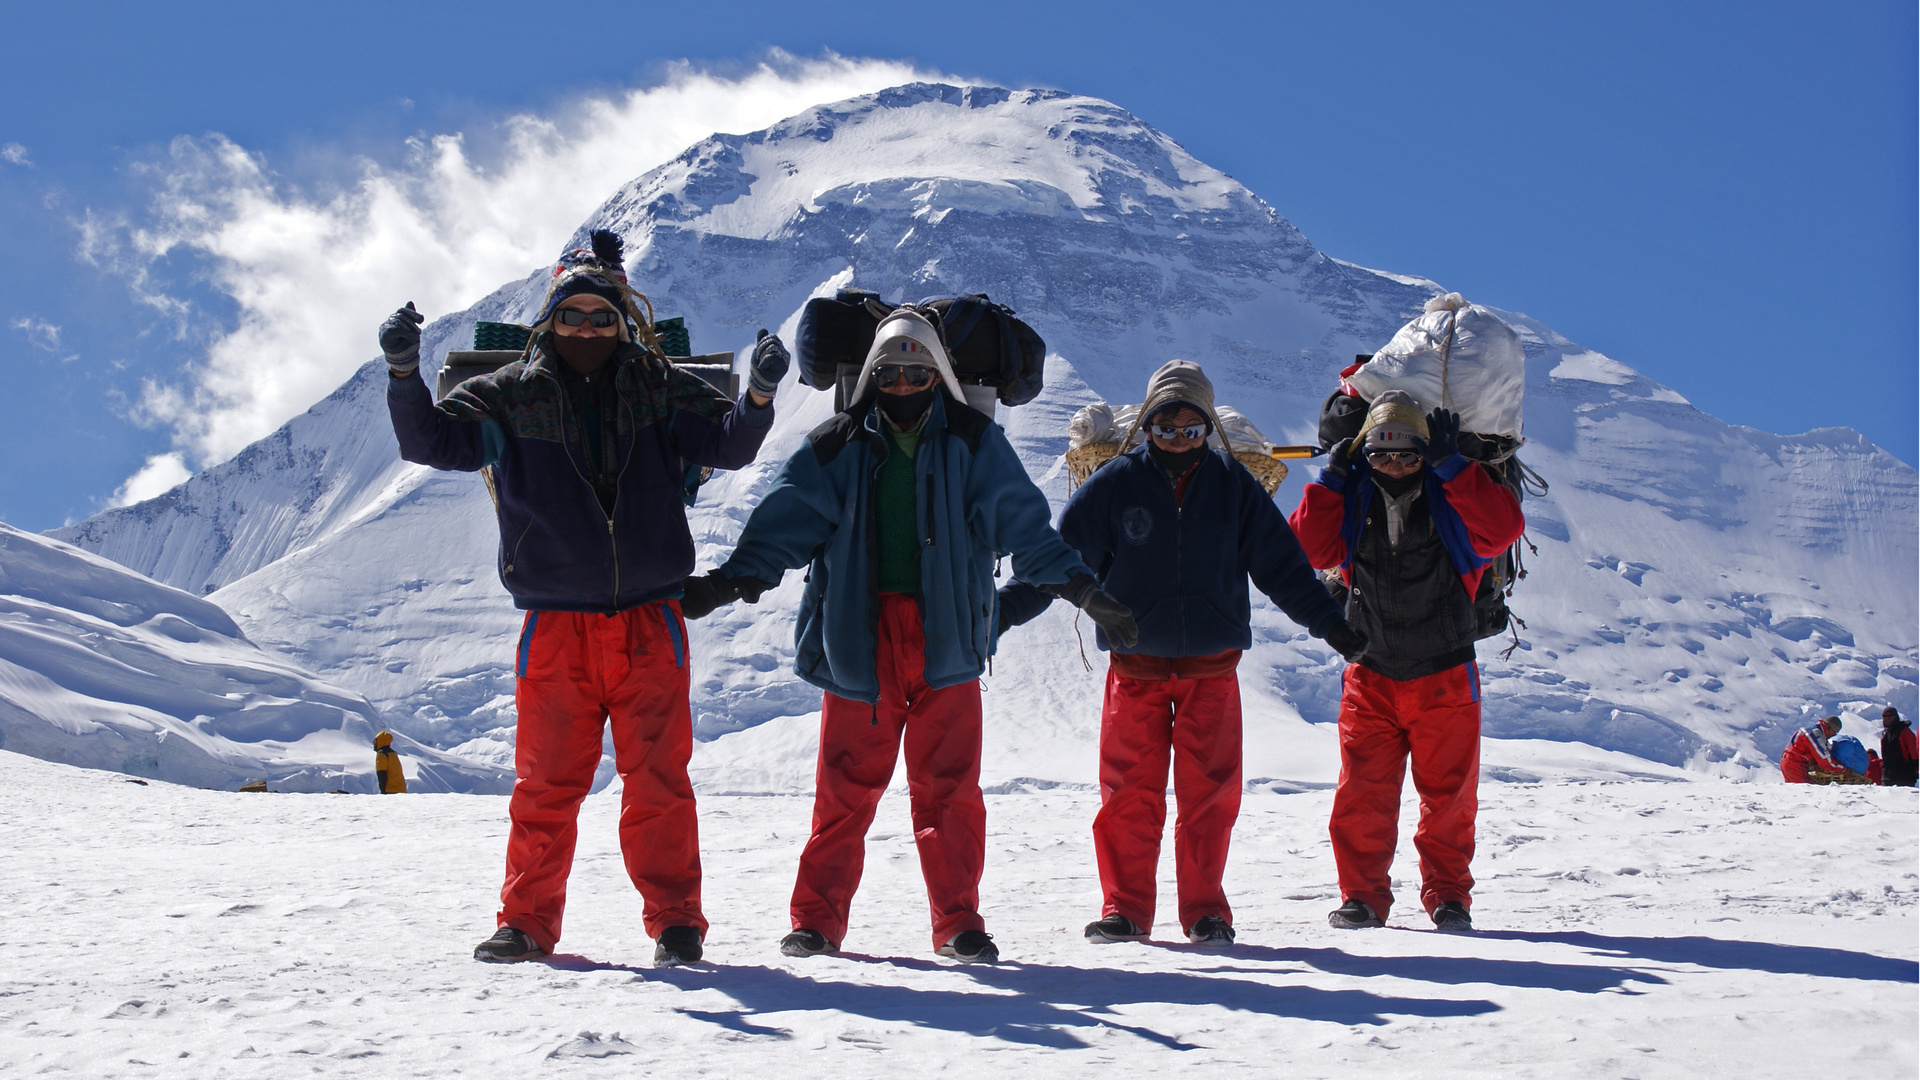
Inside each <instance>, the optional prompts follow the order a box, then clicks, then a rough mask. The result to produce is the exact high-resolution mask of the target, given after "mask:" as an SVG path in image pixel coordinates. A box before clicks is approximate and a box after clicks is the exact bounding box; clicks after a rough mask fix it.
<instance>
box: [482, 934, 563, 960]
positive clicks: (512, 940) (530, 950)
mask: <svg viewBox="0 0 1920 1080" xmlns="http://www.w3.org/2000/svg"><path fill="white" fill-rule="evenodd" d="M545 955H547V950H545V949H543V948H541V947H540V946H538V945H535V944H534V943H533V939H532V938H530V937H528V936H527V935H526V933H525V931H521V930H515V929H514V928H513V927H511V926H503V927H501V928H500V929H498V930H495V931H494V932H493V936H492V937H490V938H488V939H487V940H485V941H483V942H481V943H480V944H478V945H475V946H474V947H473V958H474V959H475V960H478V961H480V962H482V963H486V964H517V963H519V962H520V961H522V960H538V959H540V958H541V957H543V956H545Z"/></svg>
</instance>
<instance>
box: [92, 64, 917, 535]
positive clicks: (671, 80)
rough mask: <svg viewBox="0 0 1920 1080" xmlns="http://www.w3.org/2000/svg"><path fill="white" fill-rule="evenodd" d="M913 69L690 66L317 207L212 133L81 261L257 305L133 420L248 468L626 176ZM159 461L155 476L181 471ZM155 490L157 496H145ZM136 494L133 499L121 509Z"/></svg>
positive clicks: (177, 303)
mask: <svg viewBox="0 0 1920 1080" xmlns="http://www.w3.org/2000/svg"><path fill="white" fill-rule="evenodd" d="M930 77H935V76H930V75H929V74H928V73H925V72H921V71H917V70H915V69H914V68H912V67H911V66H909V65H907V64H904V63H896V62H891V61H877V60H848V59H843V58H840V57H836V56H828V57H827V58H825V59H821V60H805V61H803V60H795V59H793V58H791V57H788V56H785V55H784V54H775V55H774V56H773V58H772V59H770V60H769V61H767V62H766V63H763V64H761V65H759V66H758V67H756V68H755V69H753V70H752V71H749V72H747V73H745V74H743V75H739V76H737V77H725V76H720V75H715V74H711V73H708V72H705V71H700V70H696V69H694V68H692V67H690V66H686V65H682V66H680V67H678V68H676V69H674V70H673V71H672V72H671V73H670V74H669V76H668V78H667V79H666V80H665V81H664V82H662V83H661V84H660V85H657V86H653V87H648V88H646V89H640V90H632V91H626V92H623V93H620V94H618V95H615V96H610V97H595V98H589V99H587V100H584V101H581V102H578V103H575V104H574V105H572V106H570V107H568V108H566V109H565V110H562V111H561V113H560V114H558V115H554V116H532V115H519V116H514V117H511V118H509V119H507V120H506V121H505V122H504V123H503V125H502V131H503V132H504V134H505V141H504V145H503V147H502V148H501V150H500V152H499V154H498V155H497V156H498V159H499V160H498V161H497V162H496V163H493V164H491V165H487V166H482V165H479V164H476V163H475V162H474V161H472V160H471V159H470V158H469V157H468V155H467V152H466V146H465V142H464V139H463V137H462V136H461V135H459V134H452V135H438V136H433V137H430V138H426V139H422V140H416V141H414V142H413V143H412V144H411V146H412V150H413V153H412V158H411V160H410V162H409V163H408V164H407V165H406V166H405V167H404V168H401V169H397V170H388V169H383V168H381V167H379V166H377V165H375V164H373V163H370V162H368V163H363V164H362V165H361V166H360V167H359V173H358V176H359V179H358V182H357V183H356V184H355V185H354V186H353V187H351V188H350V189H349V190H346V191H343V192H341V193H339V194H338V195H335V196H332V197H329V198H325V199H316V198H312V197H309V196H308V195H306V194H303V193H301V192H299V191H296V190H293V189H292V188H291V187H290V186H289V185H287V184H285V183H284V182H282V181H280V180H278V179H276V178H275V177H274V175H273V174H272V173H271V171H270V170H269V169H268V167H267V165H266V163H265V162H264V161H263V160H262V159H261V158H260V156H258V155H256V154H252V153H249V152H248V151H247V150H246V149H244V148H243V147H241V146H239V145H236V144H235V143H233V142H231V141H229V140H227V139H226V138H224V137H221V136H218V135H214V136H208V137H206V138H201V139H188V138H181V139H177V140H175V141H174V143H173V145H172V148H171V154H170V156H169V159H168V160H167V161H166V162H164V163H161V164H160V165H158V166H156V167H155V174H156V179H157V187H158V194H157V195H156V197H155V200H154V203H153V205H152V207H151V208H150V210H149V212H148V214H147V216H146V218H145V219H144V220H141V221H128V220H125V219H118V218H114V217H112V216H110V215H95V214H91V213H90V214H89V215H88V217H87V219H86V220H85V221H84V222H82V223H81V230H82V237H81V252H82V255H83V257H85V258H87V259H88V260H89V261H92V262H94V263H96V264H98V265H102V266H103V267H110V268H112V269H113V270H114V271H115V272H117V273H120V274H123V275H124V276H125V277H126V278H127V280H128V281H130V282H132V284H133V288H134V290H135V293H136V295H138V296H139V297H140V298H141V299H142V300H143V301H145V302H146V303H149V304H151V305H153V306H154V307H155V308H156V309H158V310H160V311H162V312H164V313H167V314H169V315H170V316H171V317H173V318H175V319H177V320H179V324H180V325H181V326H182V328H183V330H182V332H183V334H184V333H185V330H184V328H185V327H186V325H187V323H188V322H189V321H190V319H191V316H192V312H191V309H190V307H189V306H188V305H187V304H186V303H185V302H183V301H182V300H180V299H179V298H177V297H175V296H172V295H170V294H169V292H168V288H167V286H166V285H165V284H164V283H163V282H156V280H155V278H154V276H153V273H154V267H155V264H156V263H157V262H158V261H159V260H161V259H163V258H166V257H167V256H169V255H170V254H173V253H176V252H182V251H184V252H188V253H191V254H193V255H197V256H199V257H201V258H203V259H204V260H205V261H206V263H207V265H208V268H209V280H210V282H211V284H212V286H213V287H214V288H215V289H216V290H218V291H219V292H222V293H225V294H226V295H227V296H229V297H231V299H232V300H233V301H234V302H235V303H236V305H237V307H238V310H239V319H238V325H237V326H235V327H234V328H233V329H232V330H231V331H229V332H227V333H225V334H224V335H223V336H219V337H217V338H216V339H214V340H213V341H212V343H211V345H210V346H209V347H208V349H207V352H206V355H205V357H204V359H202V360H200V361H198V362H196V363H195V364H193V365H192V366H191V367H189V368H188V369H186V370H185V371H184V372H183V373H182V375H181V377H180V378H179V379H178V380H175V381H170V382H159V383H149V384H147V386H146V387H145V390H144V393H143V395H142V398H141V400H140V401H139V403H138V407H137V409H136V410H135V415H136V416H138V417H140V418H142V419H143V420H144V421H146V422H149V423H154V424H158V425H160V426H164V427H167V428H169V429H171V431H172V433H173V442H174V450H175V452H174V453H173V454H170V455H165V456H166V457H167V458H170V459H172V461H173V463H174V464H175V465H176V466H179V467H180V468H184V467H185V464H187V463H191V464H193V465H196V466H202V467H204V466H206V465H209V464H212V463H215V462H218V461H221V460H224V459H225V458H227V457H230V456H232V455H233V454H234V453H236V452H237V451H239V450H240V449H241V448H243V447H244V446H246V445H247V444H248V443H250V442H252V441H253V440H255V439H258V438H260V437H261V436H263V435H266V434H268V433H269V432H271V431H272V430H273V429H274V428H276V427H278V426H279V425H280V424H282V423H284V422H285V421H286V420H288V419H289V418H290V417H292V416H294V415H297V414H298V413H299V412H300V411H301V410H304V409H305V408H307V407H308V406H309V405H311V404H312V403H313V402H314V401H317V400H319V399H320V398H321V397H323V396H325V395H326V394H327V393H329V392H331V391H332V390H333V389H334V387H336V386H338V385H339V384H340V382H341V381H342V380H344V379H345V378H346V377H347V376H348V375H350V374H352V372H353V371H354V370H355V369H356V368H358V367H359V366H360V365H361V364H363V363H365V362H366V361H367V360H369V359H372V358H373V356H374V355H375V353H376V351H377V350H376V347H375V344H374V331H375V328H376V327H377V326H378V325H379V323H380V320H381V319H382V318H383V317H384V316H385V315H386V314H387V313H389V312H390V311H392V310H393V309H394V308H395V307H398V306H399V305H400V304H402V303H404V302H406V301H408V300H412V301H414V302H415V303H416V304H417V305H418V306H419V308H420V310H421V311H424V312H427V313H428V314H429V316H430V317H431V316H436V315H440V314H444V313H446V312H448V311H454V310H459V309H462V308H465V307H466V306H467V305H469V304H471V303H473V302H474V301H475V300H478V299H479V298H480V297H482V296H484V295H486V294H487V293H488V292H491V291H492V290H493V289H495V288H497V287H498V286H500V285H501V284H503V283H504V282H506V281H509V280H511V279H514V278H518V277H522V276H524V275H525V274H527V273H528V272H529V271H531V270H533V269H534V268H536V267H538V266H541V265H543V264H545V263H548V262H550V261H551V260H552V259H553V258H555V257H556V256H557V255H558V254H559V250H560V246H561V245H562V244H563V243H565V242H566V240H567V238H568V237H569V236H571V235H572V233H573V231H574V230H575V229H576V228H578V227H579V225H580V222H581V221H583V220H584V219H585V218H586V216H587V215H588V214H589V213H591V212H592V211H593V210H594V208H596V207H597V206H599V205H600V203H601V202H603V201H604V200H605V199H606V198H607V197H608V196H610V195H611V194H613V192H614V191H615V190H616V189H617V188H618V187H619V185H621V184H623V183H625V182H626V181H628V180H631V179H633V178H634V177H636V176H639V175H640V174H642V173H644V172H646V171H647V170H648V169H650V168H653V167H654V166H656V165H658V164H660V163H662V162H664V161H666V160H668V159H670V158H671V157H672V156H673V155H675V154H677V153H679V152H680V151H681V150H683V149H685V148H686V147H687V146H689V145H691V144H692V143H694V142H697V141H699V140H700V139H702V138H705V137H706V136H707V135H710V134H712V133H714V132H716V131H722V132H736V133H737V132H746V131H753V130H756V129H758V128H762V127H765V126H767V125H769V124H771V123H773V122H775V121H777V120H780V119H782V118H784V117H787V116H790V115H792V114H794V113H796V112H799V111H801V110H803V109H805V108H807V107H809V106H811V105H816V104H819V103H821V102H826V101H834V100H838V99H841V98H845V97H851V96H854V95H857V94H864V93H870V92H872V91H874V90H877V89H881V88H884V87H887V86H892V85H896V84H899V83H903V82H910V81H914V80H916V79H925V78H930ZM167 468H168V467H167V466H164V465H162V464H161V459H160V458H156V459H154V460H152V461H149V462H148V464H147V466H146V467H145V468H143V469H142V470H141V471H140V473H139V474H138V475H136V476H135V477H134V478H132V479H130V480H129V481H128V482H127V486H125V487H123V488H122V492H123V493H126V492H130V491H131V490H133V487H134V485H136V483H137V482H142V478H143V477H144V478H149V479H150V480H151V482H157V481H158V479H160V478H164V477H166V476H171V475H174V474H173V472H168V471H166V469H167ZM141 490H146V489H145V488H142V489H141ZM120 497H121V496H119V495H116V499H118V498H120Z"/></svg>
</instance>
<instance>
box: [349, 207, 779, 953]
mask: <svg viewBox="0 0 1920 1080" xmlns="http://www.w3.org/2000/svg"><path fill="white" fill-rule="evenodd" d="M644 305H645V300H644V298H643V297H640V296H639V294H637V293H635V292H633V290H632V289H630V288H629V287H628V286H627V279H626V275H625V273H624V272H623V271H622V269H621V244H620V241H619V238H618V237H616V236H614V234H613V233H611V232H605V231H597V232H595V233H594V234H593V250H592V251H584V250H583V251H573V252H569V253H568V254H567V255H566V256H564V257H562V259H561V260H560V264H559V265H558V266H556V267H555V268H554V276H553V283H552V284H551V285H550V286H549V288H548V291H547V296H546V299H545V301H544V303H543V304H542V306H541V310H540V313H539V317H538V318H536V319H535V320H534V322H533V334H532V337H531V338H530V340H529V342H528V346H527V352H526V355H525V356H523V357H522V358H521V359H520V360H517V361H515V362H514V363H511V364H508V365H507V366H505V367H503V368H501V369H500V370H499V371H496V372H494V373H492V374H490V375H481V376H476V377H474V378H472V379H468V380H467V381H465V382H463V383H461V384H460V385H459V386H457V387H455V388H454V390H453V391H452V392H451V393H449V394H448V395H447V397H446V399H445V400H444V401H441V402H439V403H438V404H436V403H435V402H434V401H433V398H432V395H431V394H429V393H428V391H427V386H426V383H425V382H423V381H422V380H421V378H420V375H419V372H418V366H419V342H420V331H419V323H420V322H421V321H422V317H421V316H420V315H419V314H417V313H416V312H414V311H413V305H411V304H409V305H407V307H405V308H402V309H401V310H400V311H398V312H395V313H394V315H393V316H392V317H391V318H389V319H388V320H387V322H386V324H385V325H383V326H382V327H381V333H380V343H381V348H382V349H383V350H384V351H385V352H386V355H387V363H388V369H389V374H390V375H391V376H392V377H391V379H390V381H389V383H388V388H387V406H388V410H389V411H390V412H391V414H392V417H393V430H394V434H395V435H396V436H397V437H398V438H399V441H400V456H401V457H403V458H405V459H407V460H408V461H413V462H418V463H420V464H423V465H430V466H432V467H434V468H436V469H457V470H463V471H469V472H470V471H473V470H477V469H481V468H485V467H488V466H491V467H492V470H493V472H492V479H493V490H494V494H495V500H494V505H495V510H496V512H497V514H498V516H499V521H500V562H499V570H500V580H501V582H502V584H504V585H505V586H506V587H507V591H508V592H509V593H512V594H513V599H514V604H515V605H516V606H518V607H520V608H522V609H523V610H525V611H526V616H525V618H524V620H523V621H522V625H521V632H520V645H519V649H518V651H517V654H516V658H515V668H514V674H515V676H516V679H515V682H514V703H515V706H516V708H517V710H518V720H517V722H516V726H515V739H514V771H515V775H516V778H515V781H514V786H513V798H512V800H511V801H510V802H509V804H508V815H509V817H510V819H511V822H512V825H511V828H510V830H509V832H508V837H507V871H506V883H505V884H504V885H503V886H502V887H501V890H500V911H499V914H498V917H497V919H496V922H497V925H498V929H497V931H496V933H495V934H494V935H493V937H491V938H489V939H488V940H486V941H484V942H482V943H481V944H480V946H479V947H478V948H476V949H475V950H474V958H475V959H477V960H483V961H489V962H495V963H503V962H513V961H519V960H531V959H535V958H537V957H540V956H544V955H546V954H547V953H550V952H552V951H553V948H554V946H555V944H556V943H557V942H558V941H559V939H560V929H561V915H562V910H563V908H564V907H565V904H566V881H567V875H568V871H569V870H570V868H571V867H572V864H573V847H574V838H575V820H576V818H577V817H578V815H579V809H580V802H581V800H582V799H584V798H585V797H586V794H587V791H588V789H589V788H590V787H591V786H592V784H593V776H594V770H595V768H596V767H597V766H598V765H599V762H600V745H601V732H602V730H603V729H604V728H605V727H606V726H607V724H608V721H609V720H611V723H612V730H613V747H614V761H615V764H616V766H617V768H618V769H619V772H620V776H621V780H622V783H623V788H622V794H621V808H620V850H621V854H622V856H623V857H624V859H625V861H626V866H627V874H628V876H629V877H630V878H631V879H632V880H633V883H634V886H635V887H636V888H638V889H639V890H640V894H641V896H642V897H643V898H644V900H645V908H644V911H643V918H644V920H645V923H646V929H647V933H648V934H650V935H651V936H653V937H654V938H655V939H656V947H655V950H654V963H655V964H656V965H659V966H671V965H674V964H679V963H690V962H692V961H695V960H698V959H700V956H701V946H702V941H703V939H704V938H705V935H706V929H707V920H706V917H705V916H704V915H703V914H702V913H701V907H700V844H699V827H698V823H697V821H696V819H695V815H694V799H693V786H692V784H691V783H690V782H689V781H688V779H687V762H688V759H689V757H690V756H691V754H692V749H693V728H692V718H691V716H690V715H689V709H688V702H687V691H688V677H687V661H688V657H687V634H686V625H685V623H684V622H683V621H682V619H681V613H680V606H679V597H680V592H681V589H680V583H681V581H682V580H684V579H685V578H686V576H687V574H688V572H690V571H691V570H692V569H693V540H692V537H691V536H690V535H689V534H688V531H687V518H686V507H685V504H684V502H683V499H682V491H683V483H682V482H683V479H684V477H685V476H686V473H687V469H688V467H689V466H690V465H692V466H712V467H714V468H720V469H737V468H739V467H740V466H742V465H745V464H747V463H748V462H750V461H752V460H753V457H754V454H756V453H757V452H758V451H759V448H760V442H761V440H762V439H764V438H765V437H766V434H767V430H768V428H769V427H770V426H771V425H772V423H773V408H772V395H773V390H774V388H775V386H777V385H778V383H779V381H780V377H781V376H782V375H783V374H785V372H786V367H787V354H786V349H785V348H784V347H783V346H782V345H781V344H780V340H779V339H778V338H775V337H768V336H766V335H765V332H764V331H763V332H762V337H761V340H760V342H759V344H758V345H756V346H755V349H754V357H753V377H752V382H751V386H750V389H749V391H748V393H746V394H743V395H741V399H740V400H739V401H738V402H731V401H728V400H727V399H726V398H725V397H724V396H722V395H720V394H718V393H716V392H714V390H713V389H712V388H711V387H709V386H708V385H707V384H706V383H705V382H703V381H701V380H700V379H699V378H698V377H696V376H694V375H692V374H690V373H688V372H685V371H682V370H680V369H679V368H676V367H675V366H674V365H673V364H672V363H670V362H669V361H668V360H667V358H666V357H665V355H664V354H662V353H661V352H660V350H659V348H658V345H657V344H656V343H655V342H654V341H653V339H652V333H651V325H650V322H649V319H650V314H649V313H648V312H643V310H642V308H643V306H644Z"/></svg>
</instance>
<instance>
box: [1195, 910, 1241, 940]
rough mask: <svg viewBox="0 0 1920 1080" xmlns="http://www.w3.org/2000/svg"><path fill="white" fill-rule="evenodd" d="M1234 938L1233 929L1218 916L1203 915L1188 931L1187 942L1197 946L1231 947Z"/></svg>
mask: <svg viewBox="0 0 1920 1080" xmlns="http://www.w3.org/2000/svg"><path fill="white" fill-rule="evenodd" d="M1233 937H1234V934H1233V927H1231V926H1228V925H1227V920H1225V919H1223V918H1221V917H1220V916H1218V915H1202V916H1200V917H1199V918H1198V919H1195V920H1194V921H1193V926H1192V927H1190V928H1188V930H1187V940H1188V941H1191V942H1193V943H1194V944H1195V945H1212V946H1215V947H1219V946H1222V945H1231V944H1233Z"/></svg>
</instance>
